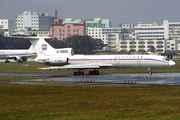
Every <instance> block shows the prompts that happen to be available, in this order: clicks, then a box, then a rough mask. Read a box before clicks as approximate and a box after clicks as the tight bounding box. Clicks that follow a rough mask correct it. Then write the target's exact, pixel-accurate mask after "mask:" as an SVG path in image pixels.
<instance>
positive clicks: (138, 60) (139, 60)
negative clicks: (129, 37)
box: [137, 56, 141, 65]
mask: <svg viewBox="0 0 180 120" xmlns="http://www.w3.org/2000/svg"><path fill="white" fill-rule="evenodd" d="M137 63H138V65H140V63H141V59H140V57H139V56H137Z"/></svg>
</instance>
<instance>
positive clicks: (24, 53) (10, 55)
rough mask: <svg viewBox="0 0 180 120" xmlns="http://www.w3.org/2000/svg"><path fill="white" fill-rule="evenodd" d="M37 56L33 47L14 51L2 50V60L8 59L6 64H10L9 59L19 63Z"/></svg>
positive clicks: (0, 55)
mask: <svg viewBox="0 0 180 120" xmlns="http://www.w3.org/2000/svg"><path fill="white" fill-rule="evenodd" d="M35 55H37V54H36V52H35V51H34V48H33V46H32V45H31V46H30V48H29V49H27V50H25V49H13V50H0V59H6V61H5V62H6V63H8V62H10V61H9V60H8V59H14V60H15V61H18V63H22V62H23V61H26V60H27V58H29V57H32V56H35Z"/></svg>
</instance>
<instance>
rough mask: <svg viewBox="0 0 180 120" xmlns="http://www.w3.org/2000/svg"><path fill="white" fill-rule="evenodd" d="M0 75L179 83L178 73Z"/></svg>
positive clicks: (61, 79) (71, 79)
mask: <svg viewBox="0 0 180 120" xmlns="http://www.w3.org/2000/svg"><path fill="white" fill-rule="evenodd" d="M0 76H4V77H7V76H8V77H14V76H31V77H33V76H34V77H38V76H40V77H42V76H43V77H46V78H45V79H30V80H16V82H17V81H18V82H25V81H26V82H27V81H28V82H42V81H53V82H89V83H90V82H91V83H113V84H117V83H118V84H121V83H127V84H128V83H129V84H132V83H133V84H142V85H180V74H179V73H153V74H152V75H148V74H147V73H126V74H122V73H114V74H100V75H88V74H87V75H84V76H73V75H72V74H21V73H0Z"/></svg>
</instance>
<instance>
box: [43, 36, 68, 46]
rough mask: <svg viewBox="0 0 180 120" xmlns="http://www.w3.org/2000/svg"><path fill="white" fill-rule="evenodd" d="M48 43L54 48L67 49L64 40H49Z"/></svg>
mask: <svg viewBox="0 0 180 120" xmlns="http://www.w3.org/2000/svg"><path fill="white" fill-rule="evenodd" d="M46 41H47V42H48V43H49V44H50V45H51V46H52V47H54V48H65V47H66V44H65V42H64V41H62V40H57V38H54V39H48V40H46Z"/></svg>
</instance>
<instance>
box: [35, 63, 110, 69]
mask: <svg viewBox="0 0 180 120" xmlns="http://www.w3.org/2000/svg"><path fill="white" fill-rule="evenodd" d="M105 67H112V64H100V65H64V66H53V67H44V68H38V69H41V70H53V69H54V70H60V69H98V68H105Z"/></svg>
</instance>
